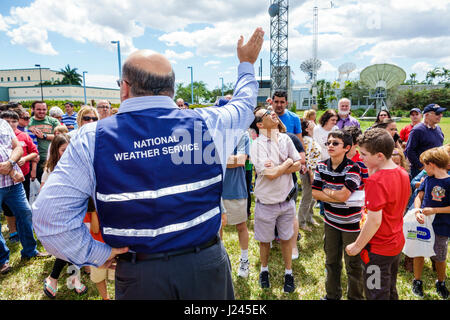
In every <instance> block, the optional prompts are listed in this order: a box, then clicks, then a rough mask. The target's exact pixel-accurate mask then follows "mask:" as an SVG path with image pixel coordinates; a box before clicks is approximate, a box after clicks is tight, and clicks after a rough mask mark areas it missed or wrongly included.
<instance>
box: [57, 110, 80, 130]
mask: <svg viewBox="0 0 450 320" xmlns="http://www.w3.org/2000/svg"><path fill="white" fill-rule="evenodd" d="M61 122H62V123H64V124H65V125H66V127H67V126H74V128H73V129H76V128H77V113H76V112H74V113H73V114H72V115H71V116H69V115H68V114H67V113H65V114H63V116H62V119H61ZM73 129H69V131H72V130H73Z"/></svg>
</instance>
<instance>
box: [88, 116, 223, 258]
mask: <svg viewBox="0 0 450 320" xmlns="http://www.w3.org/2000/svg"><path fill="white" fill-rule="evenodd" d="M207 131H208V129H207V126H206V123H205V121H204V120H203V119H202V118H201V117H200V116H199V115H198V113H197V112H196V111H195V110H179V109H178V108H174V109H163V108H161V109H155V108H152V109H146V110H141V111H133V112H124V113H119V114H116V115H114V116H111V117H108V118H105V119H102V120H101V121H98V123H97V131H96V140H95V154H94V170H95V175H96V180H97V186H96V205H97V210H98V216H99V221H100V227H101V231H102V236H103V240H104V241H105V243H107V244H109V245H110V246H111V247H114V248H120V247H129V248H130V250H131V251H135V252H144V253H157V252H167V251H171V250H178V249H183V248H189V247H194V246H197V245H201V244H203V243H205V242H207V241H209V240H211V239H212V238H213V237H214V236H215V235H216V234H217V233H218V231H219V228H220V224H221V214H220V213H221V207H220V197H221V194H222V178H223V173H222V166H221V164H220V163H216V162H217V161H214V163H210V162H211V161H209V162H208V160H206V161H205V160H204V159H203V156H204V155H205V154H206V153H211V154H212V157H213V158H214V157H215V156H216V154H215V146H214V142H213V141H211V139H210V136H209V134H208V132H207ZM189 135H190V136H191V137H195V136H196V135H197V136H198V135H200V136H201V137H203V138H201V141H199V142H198V141H197V140H195V138H194V140H195V141H196V142H197V143H196V148H192V145H193V144H192V141H189V139H188V138H186V137H187V136H189ZM208 137H209V139H208ZM191 140H192V139H191ZM140 141H149V142H151V141H158V142H160V143H154V144H152V143H144V144H141V143H139V142H140ZM188 145H189V146H190V148H187V147H186V148H182V147H183V146H188ZM177 146H179V148H175V147H177ZM164 148H166V149H164ZM168 150H171V153H169V152H168ZM179 150H181V151H179ZM178 151H179V152H178ZM133 152H134V153H139V154H140V155H142V156H139V157H129V156H126V157H124V156H123V157H122V156H118V154H127V155H129V154H131V153H133ZM177 152H178V153H177ZM196 152H197V153H196ZM172 154H175V155H177V156H179V157H178V158H182V159H188V160H189V159H190V160H193V159H197V160H198V156H199V155H201V156H202V157H200V160H201V161H200V163H198V161H197V162H195V161H184V162H182V163H178V162H176V161H174V160H173V158H172Z"/></svg>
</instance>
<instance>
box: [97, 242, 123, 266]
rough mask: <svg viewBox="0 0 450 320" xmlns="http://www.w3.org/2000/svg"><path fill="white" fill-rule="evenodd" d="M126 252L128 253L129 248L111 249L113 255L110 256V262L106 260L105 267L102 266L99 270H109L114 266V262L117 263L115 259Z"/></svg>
mask: <svg viewBox="0 0 450 320" xmlns="http://www.w3.org/2000/svg"><path fill="white" fill-rule="evenodd" d="M125 252H128V247H124V248H111V255H110V256H109V258H108V260H106V262H105V263H104V264H103V265H101V266H100V267H99V268H101V269H108V268H109V267H110V266H111V265H112V264H113V262H114V261H115V259H114V258H115V257H116V256H117V255H118V254H122V253H125Z"/></svg>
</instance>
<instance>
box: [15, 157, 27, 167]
mask: <svg viewBox="0 0 450 320" xmlns="http://www.w3.org/2000/svg"><path fill="white" fill-rule="evenodd" d="M24 164H25V160H24V159H23V157H22V158H20V159H19V161H17V165H18V166H19V167H21V166H23V165H24Z"/></svg>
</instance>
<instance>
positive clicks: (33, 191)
mask: <svg viewBox="0 0 450 320" xmlns="http://www.w3.org/2000/svg"><path fill="white" fill-rule="evenodd" d="M40 188H41V184H40V183H39V180H38V179H34V181H31V180H30V206H31V205H32V204H33V202H34V200H36V198H37V196H38V194H39V189H40Z"/></svg>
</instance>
